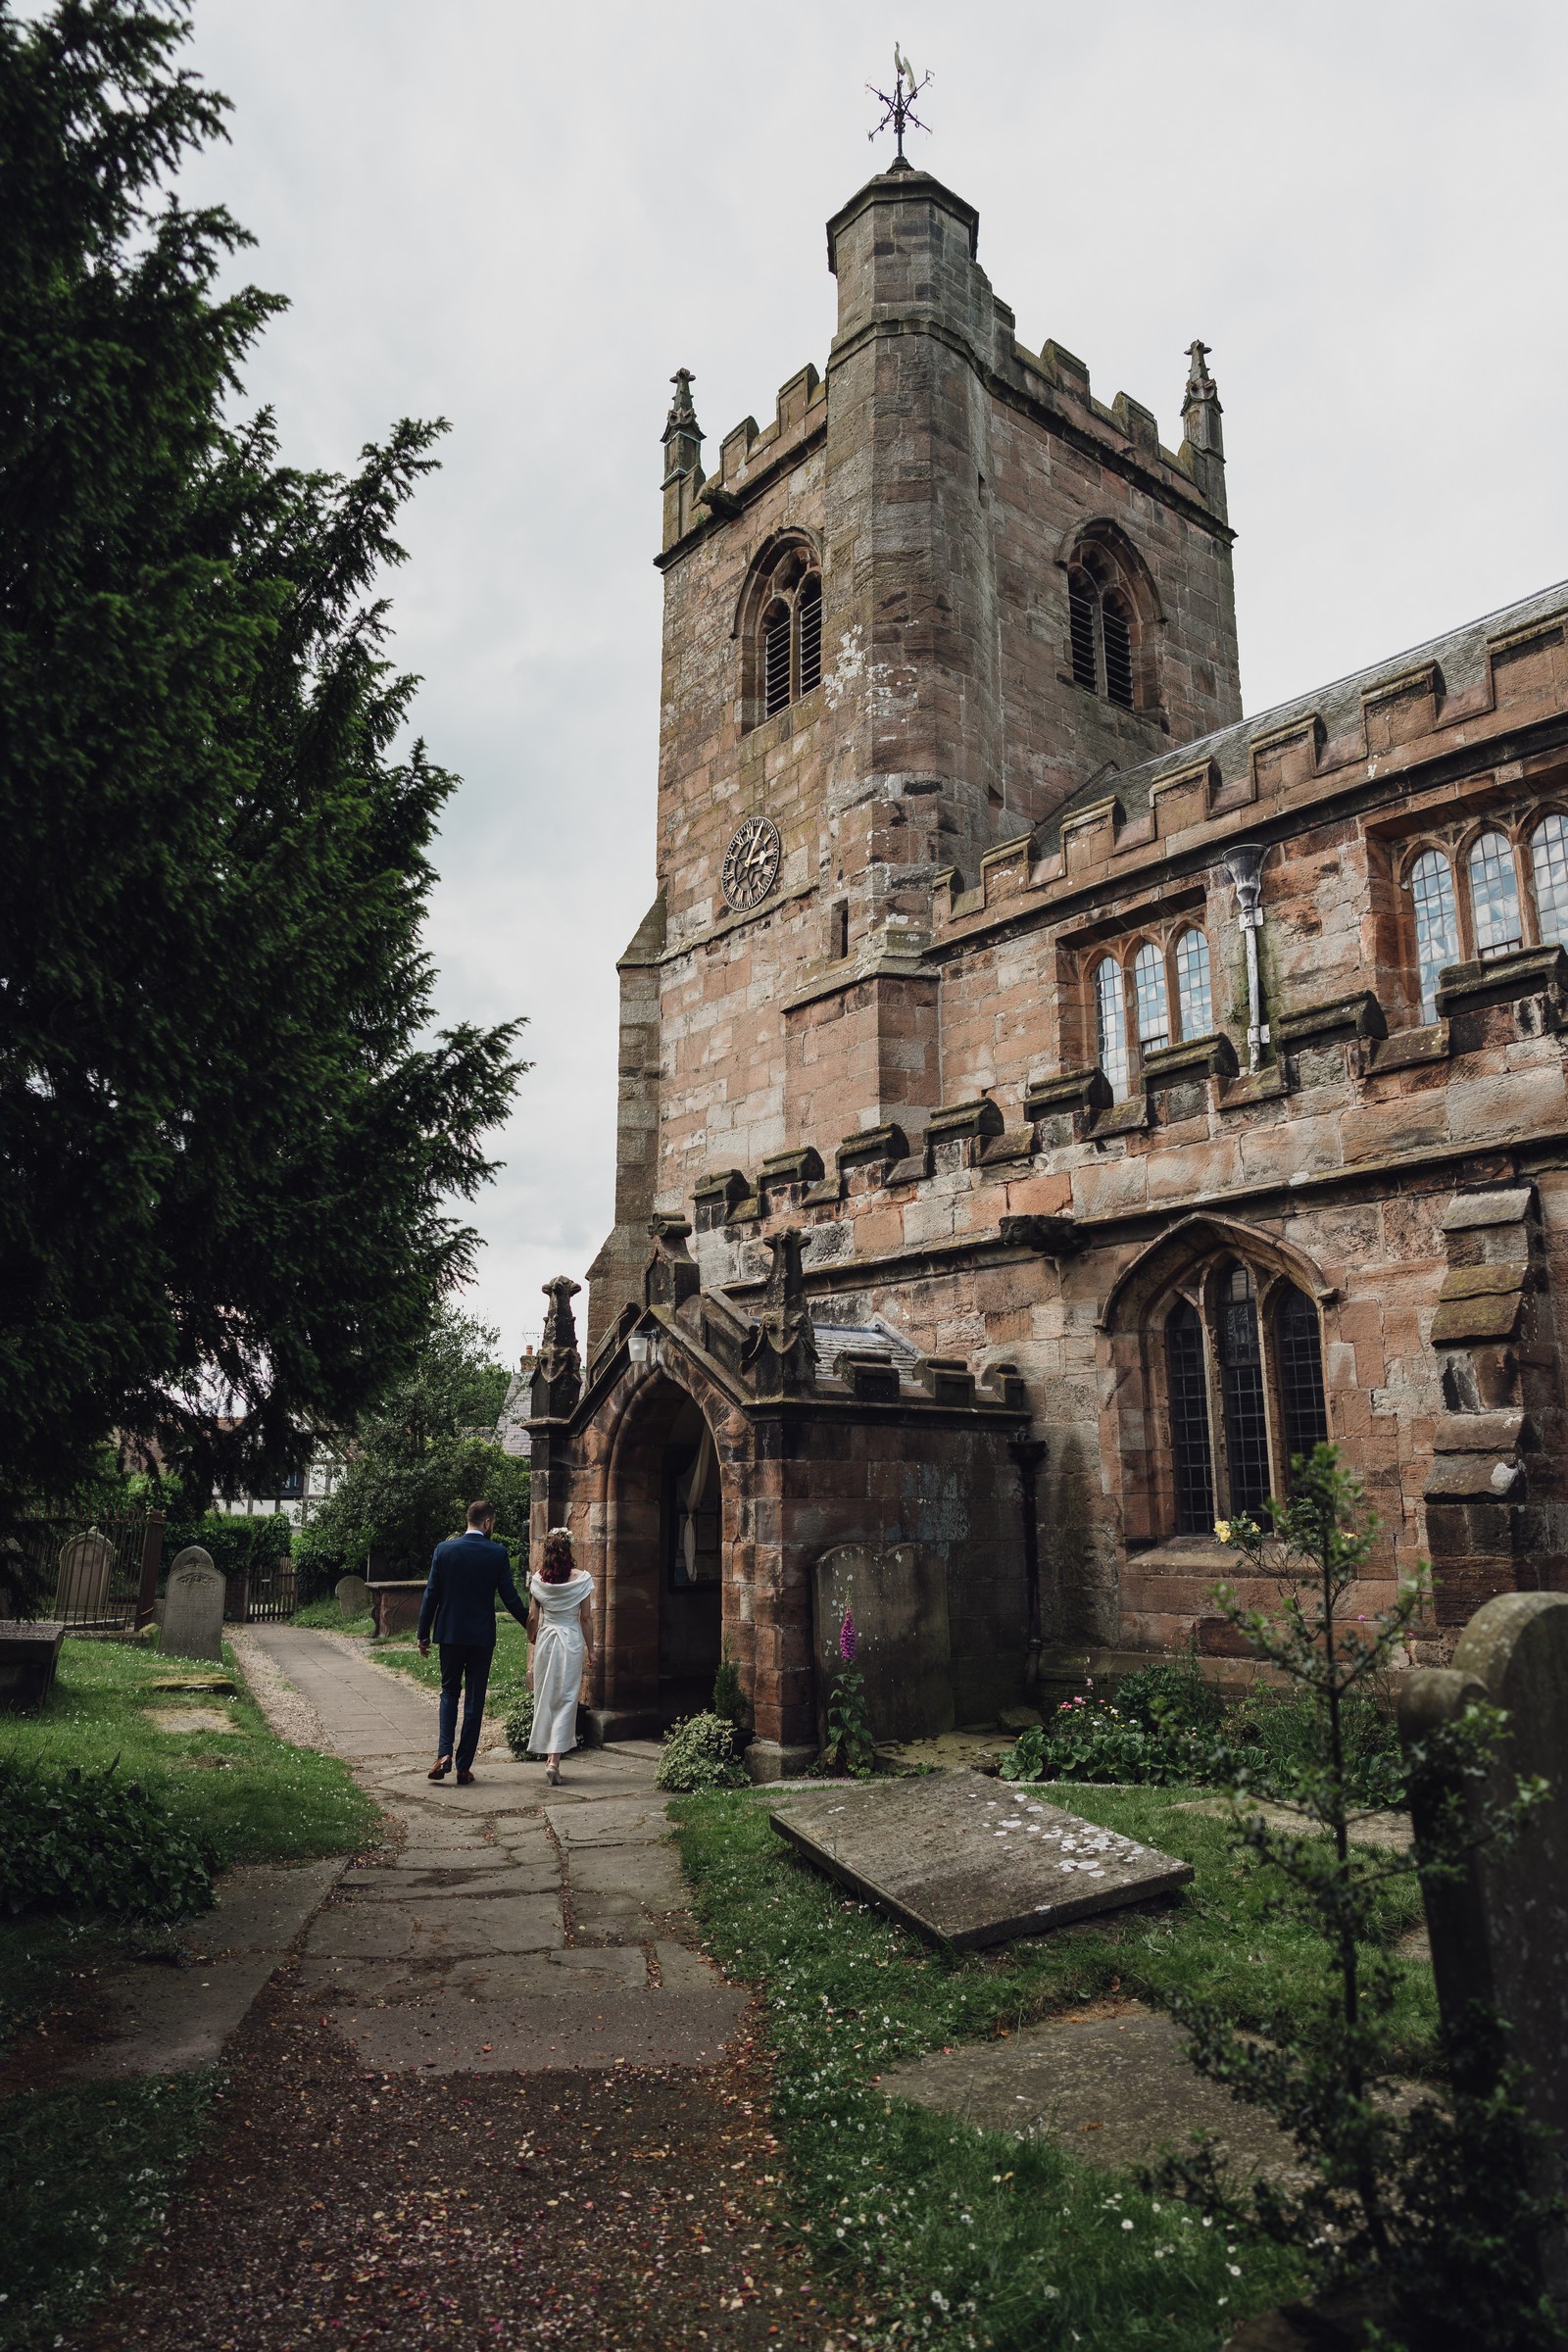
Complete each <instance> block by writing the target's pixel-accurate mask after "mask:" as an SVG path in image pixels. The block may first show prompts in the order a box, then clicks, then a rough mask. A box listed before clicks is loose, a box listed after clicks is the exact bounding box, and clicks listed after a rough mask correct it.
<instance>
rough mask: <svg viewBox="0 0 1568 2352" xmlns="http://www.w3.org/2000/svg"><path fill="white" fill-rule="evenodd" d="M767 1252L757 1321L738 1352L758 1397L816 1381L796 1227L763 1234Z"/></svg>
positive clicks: (798, 1392)
mask: <svg viewBox="0 0 1568 2352" xmlns="http://www.w3.org/2000/svg"><path fill="white" fill-rule="evenodd" d="M765 1239H766V1242H767V1247H768V1249H769V1250H771V1251H772V1253H773V1262H772V1265H771V1266H770V1267H769V1268H768V1275H767V1284H766V1287H765V1289H764V1290H763V1293H762V1313H761V1319H760V1322H759V1323H757V1324H756V1325H755V1327H754V1328H753V1331H752V1335H751V1337H750V1339H749V1340H748V1341H747V1343H746V1346H745V1348H743V1349H742V1351H741V1369H742V1371H744V1372H749V1373H750V1374H751V1376H752V1378H753V1379H754V1381H755V1382H756V1384H757V1391H758V1395H759V1396H761V1397H799V1396H802V1395H804V1394H805V1393H806V1392H807V1391H808V1390H809V1389H810V1388H811V1387H813V1386H814V1384H815V1380H816V1334H815V1332H814V1331H813V1330H812V1328H811V1313H810V1308H809V1306H808V1304H807V1300H806V1276H805V1273H804V1272H803V1270H802V1266H801V1248H802V1243H803V1240H804V1236H803V1235H802V1233H801V1232H800V1230H799V1228H798V1227H797V1226H793V1225H788V1226H785V1227H784V1229H783V1230H782V1232H779V1233H770V1234H768V1235H766V1236H765Z"/></svg>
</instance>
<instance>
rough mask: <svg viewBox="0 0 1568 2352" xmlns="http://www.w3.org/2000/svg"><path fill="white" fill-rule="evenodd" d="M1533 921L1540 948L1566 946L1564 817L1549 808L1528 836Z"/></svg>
mask: <svg viewBox="0 0 1568 2352" xmlns="http://www.w3.org/2000/svg"><path fill="white" fill-rule="evenodd" d="M1530 864H1531V874H1532V879H1533V880H1534V882H1535V886H1536V921H1537V923H1538V924H1539V925H1540V927H1541V943H1542V946H1543V947H1547V948H1553V947H1556V946H1557V945H1558V944H1559V943H1561V942H1568V817H1563V816H1562V815H1560V814H1559V813H1558V811H1557V810H1556V809H1552V810H1551V812H1550V814H1549V815H1547V816H1544V817H1543V818H1542V820H1541V822H1540V824H1539V825H1538V826H1537V827H1536V829H1535V831H1534V833H1532V834H1531V836H1530Z"/></svg>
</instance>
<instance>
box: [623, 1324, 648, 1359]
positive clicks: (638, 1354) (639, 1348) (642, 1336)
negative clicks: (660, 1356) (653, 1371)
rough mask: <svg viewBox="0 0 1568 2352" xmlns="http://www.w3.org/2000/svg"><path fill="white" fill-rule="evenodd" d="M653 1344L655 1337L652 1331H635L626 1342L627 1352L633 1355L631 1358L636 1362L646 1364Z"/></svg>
mask: <svg viewBox="0 0 1568 2352" xmlns="http://www.w3.org/2000/svg"><path fill="white" fill-rule="evenodd" d="M652 1346H653V1339H652V1335H651V1334H650V1333H648V1332H646V1331H634V1332H633V1333H632V1335H631V1337H630V1339H629V1340H628V1341H627V1342H626V1353H627V1354H628V1355H629V1356H630V1357H631V1360H632V1362H633V1363H634V1364H646V1363H647V1361H648V1355H649V1350H650V1348H652Z"/></svg>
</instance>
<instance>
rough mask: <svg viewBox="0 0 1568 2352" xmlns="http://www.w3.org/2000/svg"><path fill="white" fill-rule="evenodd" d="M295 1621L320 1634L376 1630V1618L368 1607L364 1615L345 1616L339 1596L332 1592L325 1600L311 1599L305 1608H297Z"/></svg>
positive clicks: (371, 1631)
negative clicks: (338, 1599) (340, 1605)
mask: <svg viewBox="0 0 1568 2352" xmlns="http://www.w3.org/2000/svg"><path fill="white" fill-rule="evenodd" d="M294 1623H295V1624H296V1625H308V1626H309V1627H310V1628H311V1630H312V1632H313V1633H319V1634H373V1633H374V1631H375V1619H374V1618H373V1617H372V1616H371V1614H370V1612H369V1610H368V1609H367V1610H366V1611H365V1613H364V1615H363V1616H360V1617H345V1616H344V1614H343V1611H342V1609H341V1608H340V1607H339V1605H338V1601H337V1596H336V1595H335V1593H328V1594H327V1596H326V1598H325V1599H324V1600H310V1601H307V1602H306V1604H305V1606H304V1608H303V1609H296V1610H295V1612H294Z"/></svg>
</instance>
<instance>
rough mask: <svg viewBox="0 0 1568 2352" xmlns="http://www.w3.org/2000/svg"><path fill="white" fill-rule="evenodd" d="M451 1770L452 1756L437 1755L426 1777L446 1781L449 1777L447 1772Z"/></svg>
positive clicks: (430, 1779)
mask: <svg viewBox="0 0 1568 2352" xmlns="http://www.w3.org/2000/svg"><path fill="white" fill-rule="evenodd" d="M451 1770H452V1758H451V1757H450V1756H437V1758H436V1760H435V1762H434V1764H433V1765H432V1766H431V1768H430V1770H429V1771H428V1772H427V1773H426V1774H425V1776H424V1777H425V1779H426V1780H427V1781H444V1780H445V1779H446V1777H447V1774H448V1773H449V1772H450V1771H451Z"/></svg>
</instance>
